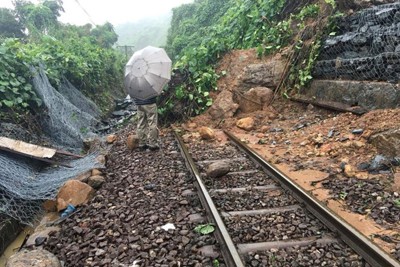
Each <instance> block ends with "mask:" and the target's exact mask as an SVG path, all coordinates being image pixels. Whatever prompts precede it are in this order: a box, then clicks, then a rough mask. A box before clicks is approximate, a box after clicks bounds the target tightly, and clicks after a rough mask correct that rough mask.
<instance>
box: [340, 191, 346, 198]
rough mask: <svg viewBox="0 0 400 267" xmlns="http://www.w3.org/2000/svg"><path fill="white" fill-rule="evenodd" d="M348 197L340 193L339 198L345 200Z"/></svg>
mask: <svg viewBox="0 0 400 267" xmlns="http://www.w3.org/2000/svg"><path fill="white" fill-rule="evenodd" d="M346 197H347V193H346V192H340V193H339V198H340V199H341V200H345V199H346Z"/></svg>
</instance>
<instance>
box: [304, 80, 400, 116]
mask: <svg viewBox="0 0 400 267" xmlns="http://www.w3.org/2000/svg"><path fill="white" fill-rule="evenodd" d="M304 93H305V95H307V96H308V97H316V98H317V99H318V100H323V101H335V102H340V103H343V104H346V105H349V106H360V107H362V108H364V109H367V110H373V109H380V108H396V107H399V106H400V86H398V85H395V84H391V83H383V82H363V81H341V80H334V81H332V80H313V81H312V83H311V85H310V88H308V89H307V91H305V92H304Z"/></svg>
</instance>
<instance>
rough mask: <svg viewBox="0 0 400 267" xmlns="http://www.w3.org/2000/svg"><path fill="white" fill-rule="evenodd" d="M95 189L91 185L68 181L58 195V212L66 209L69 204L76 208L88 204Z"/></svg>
mask: <svg viewBox="0 0 400 267" xmlns="http://www.w3.org/2000/svg"><path fill="white" fill-rule="evenodd" d="M93 194H94V189H93V188H92V187H90V186H89V185H87V184H85V183H82V182H80V181H77V180H70V181H67V182H66V183H65V184H64V185H63V186H62V187H61V189H60V191H59V192H58V195H57V210H58V211H60V210H63V209H65V208H66V207H67V206H68V204H72V205H74V206H75V207H76V206H79V205H81V204H83V203H85V202H87V201H88V200H89V199H90V198H92V196H93Z"/></svg>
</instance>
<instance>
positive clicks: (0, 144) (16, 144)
mask: <svg viewBox="0 0 400 267" xmlns="http://www.w3.org/2000/svg"><path fill="white" fill-rule="evenodd" d="M0 149H7V150H9V151H10V152H12V151H15V152H18V153H20V154H23V155H27V156H32V157H35V158H47V159H49V158H52V157H53V156H54V155H55V154H56V152H57V151H56V150H55V149H51V148H47V147H42V146H37V145H33V144H29V143H26V142H23V141H20V140H14V139H11V138H7V137H2V136H0Z"/></svg>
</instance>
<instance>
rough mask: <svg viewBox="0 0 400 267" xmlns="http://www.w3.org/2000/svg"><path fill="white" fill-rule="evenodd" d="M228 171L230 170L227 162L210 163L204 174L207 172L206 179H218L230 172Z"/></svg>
mask: <svg viewBox="0 0 400 267" xmlns="http://www.w3.org/2000/svg"><path fill="white" fill-rule="evenodd" d="M230 170H231V166H230V164H229V162H227V161H224V160H221V161H217V162H214V163H211V164H210V165H209V166H208V167H207V170H206V172H207V175H208V177H211V178H218V177H221V176H224V175H225V174H227V173H228V172H230Z"/></svg>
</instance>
